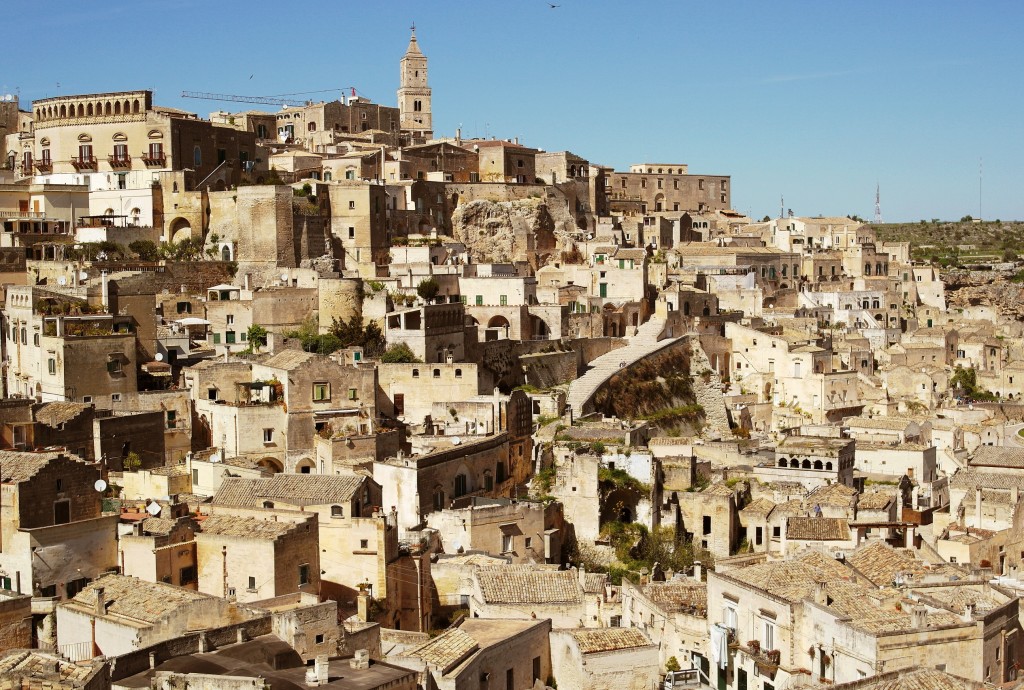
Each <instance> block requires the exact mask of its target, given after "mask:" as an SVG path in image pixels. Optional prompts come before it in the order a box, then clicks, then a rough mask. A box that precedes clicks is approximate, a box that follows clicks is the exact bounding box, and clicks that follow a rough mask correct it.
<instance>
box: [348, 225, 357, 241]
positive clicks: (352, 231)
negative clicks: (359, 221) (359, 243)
mask: <svg viewBox="0 0 1024 690" xmlns="http://www.w3.org/2000/svg"><path fill="white" fill-rule="evenodd" d="M348 238H349V239H350V240H354V239H355V238H356V229H355V228H354V227H352V226H351V225H350V226H348Z"/></svg>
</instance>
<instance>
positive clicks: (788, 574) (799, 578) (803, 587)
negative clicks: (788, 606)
mask: <svg viewBox="0 0 1024 690" xmlns="http://www.w3.org/2000/svg"><path fill="white" fill-rule="evenodd" d="M728 576H729V577H731V578H734V579H736V580H738V581H740V582H743V583H746V584H748V585H750V586H751V587H756V588H758V589H762V590H764V591H766V592H768V593H769V594H772V595H774V596H777V597H782V598H783V599H786V600H788V601H792V602H797V601H802V600H804V599H806V598H807V597H810V596H812V595H813V594H814V590H815V587H816V586H817V583H818V582H830V583H831V582H834V581H838V580H841V579H844V578H848V577H849V576H850V570H849V569H848V568H846V567H845V566H844V565H843V564H842V563H840V562H839V561H837V560H835V559H834V558H829V557H828V556H825V555H824V554H820V553H818V552H811V553H809V554H806V555H804V556H801V557H800V558H798V559H795V560H790V561H777V562H771V563H758V564H756V565H751V566H747V567H746V568H737V569H735V570H730V571H729V572H728Z"/></svg>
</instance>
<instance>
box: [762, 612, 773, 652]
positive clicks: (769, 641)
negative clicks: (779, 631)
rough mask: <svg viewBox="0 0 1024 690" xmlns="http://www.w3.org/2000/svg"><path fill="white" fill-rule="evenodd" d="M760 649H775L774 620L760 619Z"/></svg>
mask: <svg viewBox="0 0 1024 690" xmlns="http://www.w3.org/2000/svg"><path fill="white" fill-rule="evenodd" d="M761 630H762V632H763V634H762V636H761V649H765V650H769V649H775V621H770V620H768V619H766V618H762V619H761Z"/></svg>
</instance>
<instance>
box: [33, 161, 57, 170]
mask: <svg viewBox="0 0 1024 690" xmlns="http://www.w3.org/2000/svg"><path fill="white" fill-rule="evenodd" d="M33 165H34V166H35V169H36V170H38V171H39V172H40V173H44V174H45V173H49V172H53V163H51V162H50V159H49V158H44V159H43V160H41V161H36V162H35V163H34V164H33Z"/></svg>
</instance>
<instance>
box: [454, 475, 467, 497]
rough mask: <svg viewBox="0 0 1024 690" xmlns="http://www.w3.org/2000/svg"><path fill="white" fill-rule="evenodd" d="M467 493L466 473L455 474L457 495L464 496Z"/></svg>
mask: <svg viewBox="0 0 1024 690" xmlns="http://www.w3.org/2000/svg"><path fill="white" fill-rule="evenodd" d="M465 494H466V475H464V474H457V475H455V494H454V495H455V497H456V498H458V497H459V496H464V495H465Z"/></svg>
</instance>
